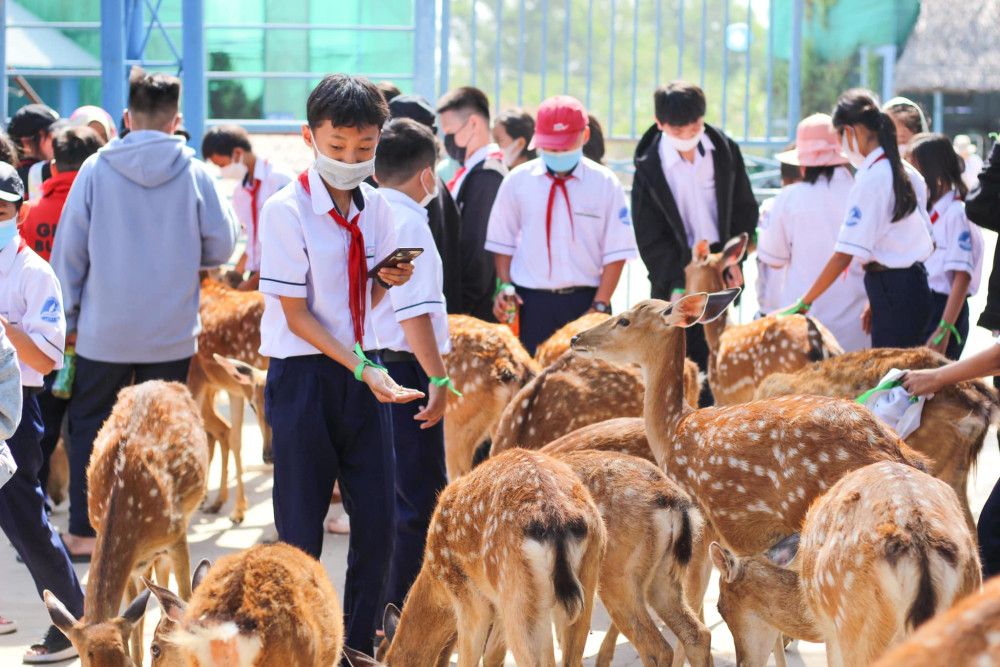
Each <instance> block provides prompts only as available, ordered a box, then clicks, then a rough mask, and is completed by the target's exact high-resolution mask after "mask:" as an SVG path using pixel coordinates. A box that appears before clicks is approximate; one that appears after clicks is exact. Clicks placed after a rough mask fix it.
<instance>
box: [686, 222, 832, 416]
mask: <svg viewBox="0 0 1000 667" xmlns="http://www.w3.org/2000/svg"><path fill="white" fill-rule="evenodd" d="M747 244H748V237H747V235H746V234H741V235H740V236H737V237H735V238H733V239H731V240H730V241H729V243H727V244H726V247H725V248H723V250H722V252H719V253H714V254H711V253H709V250H708V242H707V241H701V242H700V243H698V245H696V246H695V248H694V251H693V257H692V260H691V263H690V264H689V265H688V266H687V268H686V269H685V278H686V281H685V283H686V289H687V292H688V293H689V294H693V293H697V292H708V293H710V294H711V293H714V292H719V291H721V290H722V289H723V288H724V287H725V281H724V279H723V272H724V271H725V270H726V269H728V268H730V267H733V266H736V265H737V264H738V263H739V262H740V260H741V259H743V255H744V254H745V253H746V249H747ZM727 325H728V323H727V318H726V317H720V318H718V319H716V320H713V321H712V322H709V323H707V324H705V339H706V341H707V342H708V349H709V355H708V386H709V387H711V389H712V395H713V396H715V403H716V405H734V404H736V403H747V402H749V401H751V400H753V395H754V389H755V388H756V387H757V385H758V384H760V382H761V380H763V379H764V378H766V377H767V376H768V375H770V374H771V373H787V372H791V371H795V370H798V369H799V368H802V367H804V366H806V365H807V364H809V363H811V362H814V361H820V360H822V359H827V358H829V357H831V356H834V355H837V354H842V353H843V349H842V348H841V347H840V344H839V343H837V340H836V338H834V336H833V334H831V333H830V332H829V331H828V330H827V329H826V327H824V326H823V325H822V324H820V323H819V322H818V321H817V320H815V319H814V318H809V317H805V316H803V315H788V316H784V317H776V316H770V317H764V318H761V319H758V320H753V321H752V322H747V323H746V324H737V325H733V326H727ZM692 405H696V404H695V403H692Z"/></svg>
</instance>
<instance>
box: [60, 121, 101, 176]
mask: <svg viewBox="0 0 1000 667" xmlns="http://www.w3.org/2000/svg"><path fill="white" fill-rule="evenodd" d="M103 145H104V140H103V139H101V135H99V134H97V132H95V131H94V130H93V129H92V128H89V127H87V126H82V127H67V128H65V129H63V130H59V131H58V132H56V135H55V136H54V137H52V152H53V154H54V155H55V159H56V169H58V170H59V173H60V174H65V173H67V172H70V171H79V170H80V167H82V166H83V163H84V162H86V161H87V158H89V157H90V156H91V155H93V154H94V153H96V152H97V151H98V150H99V149H100V148H101V146H103Z"/></svg>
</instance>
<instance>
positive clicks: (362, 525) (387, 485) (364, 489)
mask: <svg viewBox="0 0 1000 667" xmlns="http://www.w3.org/2000/svg"><path fill="white" fill-rule="evenodd" d="M368 358H369V359H372V358H373V355H369V357H368ZM264 411H265V414H266V417H267V420H268V421H269V422H270V424H271V429H272V431H273V433H274V436H273V442H274V490H273V492H272V498H273V500H274V522H275V525H276V527H277V528H278V539H280V540H281V541H282V542H287V543H288V544H291V545H293V546H296V547H298V548H300V549H302V550H303V551H305V552H306V553H308V554H309V555H311V556H313V557H314V558H319V557H320V553H321V551H322V549H323V520H324V519H325V518H326V515H327V512H328V511H329V509H330V495H331V494H332V493H333V483H334V482H335V481H337V480H338V479H339V480H340V493H341V495H342V496H343V499H344V509H345V510H347V514H348V515H349V516H350V519H351V537H350V547H349V550H348V554H347V581H346V583H345V585H344V615H345V616H346V626H347V627H346V637H345V640H346V643H347V645H348V646H350V647H351V648H353V649H355V650H357V651H363V652H364V653H367V654H369V655H371V654H372V648H373V646H374V639H375V631H376V630H377V629H378V628H379V627H381V622H382V603H383V601H384V599H385V591H386V584H387V583H388V580H389V564H390V561H391V558H392V549H393V537H394V535H393V533H394V529H393V521H394V516H395V506H396V503H395V488H394V485H395V459H394V457H393V451H392V417H391V415H390V413H389V406H388V405H384V404H382V403H379V402H378V401H377V400H376V398H375V395H374V394H373V393H372V392H371V390H370V389H369V388H368V386H367V385H365V384H364V383H362V382H358V381H357V380H355V379H354V373H352V372H351V371H349V370H348V369H346V368H344V367H343V366H341V365H340V364H338V363H337V362H335V361H334V360H332V359H330V358H329V357H327V356H325V355H318V354H317V355H306V356H299V357H288V358H287V359H271V365H270V366H269V367H268V371H267V384H266V385H265V388H264Z"/></svg>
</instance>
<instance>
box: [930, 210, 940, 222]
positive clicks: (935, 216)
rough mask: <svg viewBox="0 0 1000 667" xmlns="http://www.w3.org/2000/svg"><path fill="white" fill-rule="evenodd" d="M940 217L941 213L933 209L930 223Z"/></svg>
mask: <svg viewBox="0 0 1000 667" xmlns="http://www.w3.org/2000/svg"><path fill="white" fill-rule="evenodd" d="M940 217H941V214H940V213H938V212H937V211H934V212H933V213H931V224H932V225H933V224H934V223H935V222H937V221H938V218H940Z"/></svg>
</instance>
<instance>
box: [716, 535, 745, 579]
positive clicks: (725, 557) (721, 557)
mask: <svg viewBox="0 0 1000 667" xmlns="http://www.w3.org/2000/svg"><path fill="white" fill-rule="evenodd" d="M708 553H709V555H710V556H711V557H712V562H713V563H715V567H717V568H718V569H719V576H721V577H722V579H723V580H725V581H726V583H729V584H731V583H733V582H734V581H736V580H737V579H739V578H740V575H741V574H742V571H741V569H740V566H739V563H737V562H736V558H735V557H733V554H732V553H731V552H730V551H729V549H727V548H725V547H724V546H722V545H721V544H719V543H718V542H712V544H710V545H709V547H708Z"/></svg>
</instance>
